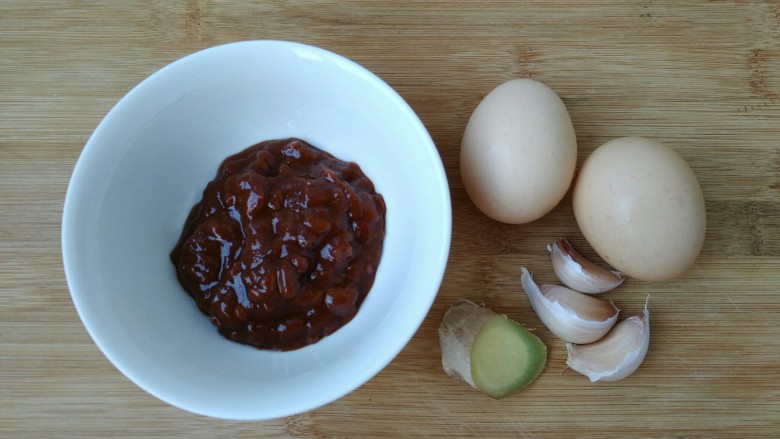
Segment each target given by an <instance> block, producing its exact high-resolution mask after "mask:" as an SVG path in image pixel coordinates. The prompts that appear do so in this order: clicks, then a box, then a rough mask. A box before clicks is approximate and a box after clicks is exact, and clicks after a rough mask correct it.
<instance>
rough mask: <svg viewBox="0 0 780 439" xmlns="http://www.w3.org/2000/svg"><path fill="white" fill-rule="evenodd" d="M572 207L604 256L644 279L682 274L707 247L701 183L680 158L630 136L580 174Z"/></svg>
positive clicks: (597, 154) (598, 153) (594, 157)
mask: <svg viewBox="0 0 780 439" xmlns="http://www.w3.org/2000/svg"><path fill="white" fill-rule="evenodd" d="M572 200H573V204H574V216H575V218H576V220H577V224H578V225H579V227H580V230H581V231H582V234H583V236H584V237H585V239H586V240H587V241H588V243H589V244H590V245H591V246H592V247H593V249H594V250H595V251H596V253H598V254H599V256H601V257H602V258H603V259H604V260H605V261H606V262H607V263H609V264H611V265H612V266H613V267H615V268H616V269H618V270H620V271H622V272H623V273H625V274H626V275H628V276H630V277H634V278H636V279H640V280H646V281H663V280H668V279H671V278H674V277H676V276H678V275H680V274H682V273H683V272H684V271H686V270H687V269H688V268H689V267H690V266H691V265H692V264H693V263H694V261H696V258H697V257H698V255H699V252H700V251H701V248H702V245H703V243H704V235H705V230H706V211H705V205H704V196H703V194H702V191H701V187H700V186H699V182H698V181H697V179H696V176H695V175H694V173H693V171H692V170H691V168H690V167H689V166H688V164H687V163H686V162H685V160H684V159H683V158H682V157H680V155H679V154H677V152H675V151H674V150H673V149H671V148H669V147H667V146H665V145H663V144H661V143H659V142H656V141H654V140H650V139H645V138H642V137H623V138H619V139H615V140H612V141H610V142H607V143H605V144H603V145H602V146H600V147H599V148H597V149H596V150H595V151H593V153H591V154H590V156H589V157H588V158H587V159H586V160H585V162H584V163H583V165H582V168H581V169H580V172H579V175H578V176H577V181H576V182H575V184H574V193H573V197H572Z"/></svg>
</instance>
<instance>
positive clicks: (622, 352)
mask: <svg viewBox="0 0 780 439" xmlns="http://www.w3.org/2000/svg"><path fill="white" fill-rule="evenodd" d="M649 346H650V313H649V311H648V310H647V304H645V310H644V313H643V314H642V315H637V316H633V317H629V318H627V319H626V320H623V321H622V322H620V323H618V324H617V326H615V329H613V330H612V332H610V333H609V334H608V335H607V336H606V337H604V338H603V339H601V340H599V341H598V342H596V343H592V344H588V345H577V344H573V343H566V350H567V351H568V358H567V360H566V365H567V366H569V367H570V368H571V369H573V370H574V371H576V372H579V373H581V374H582V375H585V376H586V377H588V378H589V379H590V381H591V382H593V383H595V382H596V381H617V380H621V379H623V378H625V377H627V376H629V375H631V374H632V373H634V371H636V370H637V369H638V368H639V366H640V365H641V364H642V361H643V360H644V359H645V355H647V348H648V347H649Z"/></svg>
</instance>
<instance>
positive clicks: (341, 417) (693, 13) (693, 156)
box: [0, 0, 780, 438]
mask: <svg viewBox="0 0 780 439" xmlns="http://www.w3.org/2000/svg"><path fill="white" fill-rule="evenodd" d="M246 39H286V40H295V41H300V42H304V43H309V44H314V45H317V46H321V47H323V48H326V49H328V50H332V51H335V52H337V53H340V54H342V55H345V56H347V57H349V58H351V59H353V60H355V61H357V62H358V63H360V64H362V65H364V66H366V67H367V68H369V69H371V70H372V71H374V72H375V73H377V74H378V75H379V76H380V77H382V78H383V79H385V80H386V81H387V82H388V83H389V84H390V85H391V86H393V87H394V88H395V89H396V90H397V91H398V92H399V93H400V94H401V95H402V96H403V97H404V98H405V99H406V100H407V101H408V102H409V104H410V105H411V106H412V107H413V108H414V109H415V110H416V111H417V113H418V114H419V116H420V118H421V119H422V121H423V122H424V123H425V125H426V126H427V128H428V129H429V131H430V133H431V135H432V137H433V139H434V141H435V143H436V145H437V147H438V149H439V152H440V154H441V157H442V160H443V162H444V165H445V169H446V172H447V175H448V178H449V183H450V188H451V193H452V203H453V236H452V238H453V239H452V251H451V256H450V261H449V265H448V267H447V272H446V274H445V278H444V282H443V284H442V286H441V289H440V291H439V296H438V298H437V300H436V302H435V304H434V306H433V308H432V309H431V311H430V314H429V315H428V317H427V319H426V320H425V321H424V323H423V325H422V327H421V328H420V329H419V331H418V332H417V334H416V336H415V337H414V338H413V339H412V341H411V342H410V343H409V345H408V346H407V347H406V348H405V349H404V350H403V351H402V352H401V354H400V355H399V356H398V357H397V358H396V359H395V360H394V361H393V362H392V363H391V364H390V365H389V366H388V367H387V368H386V369H385V370H383V371H382V372H381V373H379V374H378V375H377V376H376V377H375V378H374V379H372V380H371V381H369V382H368V383H366V384H365V385H364V386H362V387H361V388H360V389H358V390H356V391H355V392H353V393H351V394H349V395H347V396H346V397H344V398H342V399H340V400H338V401H336V402H334V403H332V404H329V405H327V406H325V407H322V408H320V409H317V410H314V411H312V412H310V413H305V414H302V415H298V416H293V417H289V418H286V419H280V420H275V421H269V422H255V423H250V422H243V423H240V422H226V421H219V420H213V419H207V418H203V417H199V416H195V415H192V414H189V413H186V412H183V411H180V410H178V409H175V408H172V407H170V406H167V405H166V404H164V403H162V402H159V401H158V400H156V399H155V398H153V397H151V396H149V395H148V394H146V393H144V392H143V391H142V390H140V389H139V388H137V387H136V386H135V385H133V384H132V383H131V382H130V381H128V380H127V379H126V378H124V377H123V376H122V375H121V374H120V373H119V372H118V371H117V370H116V369H115V368H114V367H113V366H112V365H111V364H110V363H109V362H108V361H107V360H106V359H105V358H104V357H103V356H102V354H101V353H100V352H99V350H98V349H97V347H96V346H95V345H94V343H93V342H92V341H91V339H90V338H89V336H88V335H87V333H86V331H85V330H84V328H83V326H82V324H81V322H80V320H79V318H78V316H77V314H76V312H75V309H74V307H73V304H72V302H71V300H70V296H69V294H68V290H67V286H66V284H65V280H64V275H63V270H62V264H61V257H60V240H59V238H60V237H59V224H60V220H61V212H62V203H63V199H64V194H65V191H66V188H67V183H68V179H69V176H70V173H71V171H72V169H73V166H74V164H75V162H76V160H77V158H78V155H79V153H80V151H81V148H82V147H83V145H84V143H85V142H86V140H87V138H88V137H89V135H90V134H91V132H92V130H93V129H94V128H95V126H96V125H97V124H98V123H99V121H100V120H101V118H102V117H103V116H104V115H105V114H106V113H107V112H108V111H109V110H110V108H111V107H112V106H113V105H114V104H115V103H116V102H117V101H118V100H119V99H120V98H121V97H122V96H123V95H124V94H125V93H126V92H127V91H128V90H129V89H130V88H132V87H133V86H134V85H135V84H137V83H138V82H139V81H141V80H142V79H143V78H145V77H146V76H148V75H150V74H151V73H153V72H154V71H156V70H158V69H159V68H161V67H162V66H164V65H166V64H168V63H169V62H171V61H173V60H175V59H178V58H180V57H182V56H185V55H187V54H189V53H192V52H194V51H197V50H199V49H202V48H205V47H209V46H213V45H217V44H221V43H226V42H232V41H237V40H246ZM515 77H532V78H536V79H538V80H541V81H543V82H545V83H547V84H548V85H549V86H551V87H552V88H553V89H554V90H556V91H557V92H558V93H559V95H560V96H561V97H562V99H563V100H564V102H565V103H566V105H567V107H568V109H569V111H570V113H571V116H572V119H573V121H574V124H575V129H576V131H577V135H578V141H579V163H580V164H581V163H582V161H583V160H584V159H585V157H586V156H587V155H588V154H589V152H590V151H592V150H593V149H594V148H596V147H597V146H599V145H600V144H601V143H603V142H605V141H607V140H609V139H612V138H614V137H618V136H624V135H639V136H647V137H651V138H654V139H657V140H659V141H661V142H664V143H666V144H668V145H670V146H672V147H673V148H674V149H676V150H677V151H678V152H679V153H680V154H681V155H682V156H683V157H684V158H685V159H686V160H687V161H688V163H689V164H690V165H691V167H692V168H693V170H694V172H695V173H696V175H697V177H698V178H699V180H700V182H701V185H702V188H703V190H704V195H705V199H706V202H707V213H708V220H709V223H708V229H707V240H706V243H705V246H704V249H703V251H702V253H701V256H700V258H699V260H698V262H697V264H696V265H695V266H694V267H693V268H692V269H691V270H689V271H688V272H686V273H685V274H684V275H683V276H681V277H680V278H678V279H675V280H672V281H669V282H665V283H644V282H639V281H634V280H629V281H628V282H627V283H626V284H625V285H624V286H623V287H621V289H620V290H619V291H616V292H614V293H611V297H612V298H613V299H614V300H615V302H616V303H618V304H619V306H620V307H621V308H622V310H623V311H622V313H623V314H622V315H625V316H628V315H631V314H634V313H638V312H640V311H641V308H642V305H643V303H644V301H645V299H646V297H647V295H648V294H649V297H650V309H651V322H652V327H653V332H652V343H651V347H650V351H649V353H648V355H647V358H646V361H645V363H644V364H643V365H642V367H641V368H640V369H639V370H638V371H637V372H636V374H635V375H633V376H632V377H630V378H628V379H626V380H624V381H620V382H617V383H611V384H598V385H593V384H591V383H589V382H588V381H587V380H586V379H585V378H584V377H581V376H578V375H576V374H574V373H573V372H572V371H570V370H566V368H565V356H566V350H565V347H564V345H563V343H562V342H560V341H559V340H557V339H555V338H554V337H553V336H552V335H551V334H550V333H549V331H547V330H546V329H544V328H543V327H542V326H541V324H540V323H539V322H538V320H536V318H535V316H534V315H533V313H532V311H531V310H530V307H529V305H528V302H527V299H526V298H525V297H524V295H523V294H522V290H521V289H520V286H519V282H518V275H519V273H518V271H519V266H520V264H525V265H528V266H529V267H531V268H532V269H533V270H534V271H535V273H536V276H537V278H539V279H542V280H545V279H546V280H547V281H551V280H552V276H553V274H552V270H551V268H550V267H549V263H548V262H547V259H546V251H545V249H544V246H545V244H546V243H547V242H549V241H551V240H553V239H555V238H557V237H560V236H566V237H569V238H570V239H571V240H572V241H573V242H574V244H575V245H578V246H579V247H580V248H585V249H584V253H586V254H587V255H589V256H593V253H592V252H589V251H588V250H587V248H586V244H585V241H584V239H583V238H582V235H581V234H580V232H579V231H578V229H577V227H576V224H575V222H574V218H573V214H572V209H571V202H570V201H571V200H570V197H568V196H567V198H566V199H564V201H563V202H562V203H561V204H560V205H559V206H558V207H557V208H556V209H555V210H554V211H553V212H552V213H551V214H549V215H548V216H546V217H545V218H544V219H542V220H540V221H537V222H534V223H532V224H528V225H522V226H508V225H502V224H499V223H496V222H494V221H492V220H490V219H488V218H487V217H485V216H484V215H482V214H481V213H480V212H479V211H478V210H477V209H476V208H475V207H474V205H473V204H472V203H471V202H470V200H469V199H468V197H467V195H466V193H465V191H464V188H463V184H462V182H461V179H460V172H459V160H458V157H459V147H460V138H461V135H462V133H463V129H464V127H465V124H466V122H467V120H468V117H469V115H470V114H471V112H472V111H473V109H474V107H475V106H476V105H477V103H478V102H479V101H480V99H481V98H482V97H483V96H484V95H485V94H486V93H488V92H489V91H490V90H491V89H492V88H493V87H495V86H496V85H498V84H499V83H501V82H503V81H505V80H507V79H510V78H515ZM460 297H470V298H472V299H474V300H476V301H481V302H485V303H487V304H488V305H489V306H491V307H492V308H494V309H496V310H497V311H499V312H503V313H507V314H508V315H509V316H511V317H512V318H514V319H517V320H518V321H520V322H522V323H524V324H526V325H527V326H529V327H534V328H537V329H536V331H537V334H539V336H540V337H541V338H542V339H543V340H544V341H545V342H546V343H547V345H548V347H549V359H548V366H547V369H546V370H545V372H544V373H543V374H542V376H541V377H540V378H539V379H538V381H536V382H535V383H534V384H533V385H532V386H531V387H530V388H528V389H527V390H526V391H524V392H522V393H520V394H516V395H514V396H512V397H510V398H508V399H505V400H502V401H493V400H490V399H488V398H486V397H484V396H482V395H480V394H478V393H476V392H473V391H471V390H470V389H469V388H468V387H467V386H466V385H465V384H463V383H460V382H457V381H454V380H452V379H450V378H448V377H446V376H445V375H444V373H443V372H442V371H441V365H440V352H439V347H438V340H437V336H436V328H437V326H438V324H439V322H440V321H441V318H442V316H443V315H444V312H445V310H446V309H447V307H448V306H449V305H451V304H452V303H454V302H455V301H456V300H457V299H458V298H460ZM779 317H780V3H778V2H776V1H752V2H748V1H684V2H678V1H672V0H669V1H654V0H645V1H607V0H597V1H591V2H572V1H482V2H475V1H427V2H422V1H421V2H407V1H394V2H387V1H367V0H363V1H349V2H343V1H325V0H322V1H315V2H309V1H306V2H304V1H268V2H244V1H236V0H233V1H216V0H214V1H207V0H190V1H183V2H163V1H159V2H153V1H141V2H114V1H95V2H82V1H64V2H60V1H36V2H29V1H21V0H6V1H4V2H2V3H0V437H8V438H21V437H71V438H75V437H86V438H100V437H113V436H122V437H182V438H184V437H186V438H212V437H269V438H271V437H273V438H279V437H288V438H292V437H314V438H324V437H365V436H370V437H373V436H376V437H477V436H480V437H486V436H492V437H527V438H543V437H549V438H562V437H600V438H601V437H631V436H638V437H776V436H777V434H778V431H780V325H779V324H778V318H779Z"/></svg>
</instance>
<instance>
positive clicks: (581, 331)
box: [520, 267, 620, 343]
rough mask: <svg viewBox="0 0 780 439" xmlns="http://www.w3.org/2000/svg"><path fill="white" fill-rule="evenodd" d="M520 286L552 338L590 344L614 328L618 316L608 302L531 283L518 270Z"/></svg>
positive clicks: (567, 289) (525, 274)
mask: <svg viewBox="0 0 780 439" xmlns="http://www.w3.org/2000/svg"><path fill="white" fill-rule="evenodd" d="M520 270H521V271H522V275H521V276H520V282H521V284H522V286H523V289H524V290H525V293H526V294H527V295H528V299H529V300H530V301H531V306H532V307H533V309H534V312H536V315H537V316H538V317H539V320H541V321H542V323H544V325H545V326H547V328H548V329H549V330H550V331H551V332H552V333H553V334H555V335H556V336H558V337H559V338H561V339H563V340H564V341H567V342H571V343H592V342H594V341H597V340H599V339H601V338H602V337H604V336H605V335H606V334H607V332H609V330H610V329H611V328H612V327H613V326H615V323H616V322H617V317H618V313H619V312H620V310H619V309H617V307H615V305H614V304H613V303H612V302H609V301H606V300H603V299H598V298H596V297H593V296H589V295H587V294H583V293H580V292H578V291H574V290H572V289H569V288H566V287H562V286H559V285H542V286H541V287H539V286H538V285H537V284H536V282H534V280H533V277H532V276H531V273H530V272H529V271H528V269H527V268H525V267H520Z"/></svg>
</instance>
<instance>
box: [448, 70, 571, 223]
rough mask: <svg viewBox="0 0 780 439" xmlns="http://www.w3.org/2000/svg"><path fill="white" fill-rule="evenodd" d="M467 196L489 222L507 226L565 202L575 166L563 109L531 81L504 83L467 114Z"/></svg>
mask: <svg viewBox="0 0 780 439" xmlns="http://www.w3.org/2000/svg"><path fill="white" fill-rule="evenodd" d="M460 151H461V152H460V170H461V176H462V178H463V183H464V185H465V188H466V192H467V193H468V194H469V197H470V198H471V200H472V201H473V202H474V204H475V205H476V206H477V207H478V208H479V209H480V210H481V211H482V212H484V213H485V214H486V215H488V216H489V217H491V218H493V219H495V220H498V221H501V222H504V223H509V224H522V223H527V222H530V221H534V220H536V219H538V218H541V217H542V216H544V215H545V214H547V213H548V212H550V211H551V210H552V209H553V208H554V207H555V206H556V205H557V204H558V203H559V202H560V201H561V199H563V197H564V195H565V194H566V191H567V190H568V189H569V186H570V185H571V182H572V178H573V176H574V169H575V166H576V164H577V138H576V136H575V133H574V125H573V124H572V122H571V118H570V117H569V113H568V111H567V110H566V106H565V105H564V103H563V101H561V99H560V98H559V97H558V95H557V94H556V93H555V92H554V91H553V90H551V89H550V88H549V87H547V86H546V85H544V84H542V83H541V82H538V81H534V80H532V79H514V80H510V81H507V82H505V83H503V84H501V85H499V86H498V87H496V88H495V89H494V90H493V91H491V92H490V93H489V94H488V95H487V96H486V97H485V98H484V99H483V100H482V102H480V104H479V105H478V106H477V108H476V109H475V110H474V113H473V114H472V115H471V118H470V119H469V122H468V124H467V126H466V130H465V132H464V134H463V142H462V145H461V150H460Z"/></svg>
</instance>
